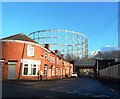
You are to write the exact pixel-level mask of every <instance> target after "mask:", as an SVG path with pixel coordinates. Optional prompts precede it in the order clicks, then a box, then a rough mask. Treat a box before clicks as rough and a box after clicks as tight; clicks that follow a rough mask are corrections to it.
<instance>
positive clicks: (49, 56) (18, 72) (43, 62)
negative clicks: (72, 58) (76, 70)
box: [0, 33, 73, 80]
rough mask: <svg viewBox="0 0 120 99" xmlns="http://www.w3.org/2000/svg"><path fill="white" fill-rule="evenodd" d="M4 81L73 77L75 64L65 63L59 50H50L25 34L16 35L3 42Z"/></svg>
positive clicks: (4, 39)
mask: <svg viewBox="0 0 120 99" xmlns="http://www.w3.org/2000/svg"><path fill="white" fill-rule="evenodd" d="M1 41H2V43H1V44H2V45H1V47H2V48H1V49H2V58H1V59H0V62H1V63H2V67H1V68H2V79H3V80H6V79H14V80H15V79H19V80H38V79H39V74H41V75H42V78H43V79H44V80H46V79H56V78H65V77H66V75H67V76H68V77H70V76H71V74H72V72H73V64H71V63H69V62H68V61H65V60H64V59H63V58H62V56H60V55H59V52H58V50H55V52H53V51H51V50H50V45H49V44H46V45H45V47H43V46H41V45H40V44H39V43H37V42H36V41H34V40H33V39H31V38H29V37H28V36H26V35H25V34H22V33H20V34H16V35H13V36H9V37H6V38H3V39H2V40H1Z"/></svg>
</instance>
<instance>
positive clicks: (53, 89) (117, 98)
mask: <svg viewBox="0 0 120 99" xmlns="http://www.w3.org/2000/svg"><path fill="white" fill-rule="evenodd" d="M2 87H3V88H2V95H3V96H2V97H3V98H7V97H9V98H10V97H12V98H13V97H15V98H16V97H17V98H20V97H24V98H25V97H29V98H30V97H36V99H37V98H38V99H40V98H42V99H45V98H48V99H50V98H52V99H62V98H64V97H69V98H71V97H72V98H80V99H99V98H100V99H101V98H102V99H120V93H119V92H117V91H115V90H113V89H110V88H108V87H106V86H105V85H103V84H101V83H100V82H99V81H98V80H96V79H94V78H89V77H81V78H68V79H62V80H55V81H54V80H53V81H41V82H39V81H3V83H2Z"/></svg>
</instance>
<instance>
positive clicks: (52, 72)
mask: <svg viewBox="0 0 120 99" xmlns="http://www.w3.org/2000/svg"><path fill="white" fill-rule="evenodd" d="M51 67H52V68H51V69H52V76H54V75H55V73H54V66H53V65H51Z"/></svg>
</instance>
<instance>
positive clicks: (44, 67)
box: [44, 64, 47, 76]
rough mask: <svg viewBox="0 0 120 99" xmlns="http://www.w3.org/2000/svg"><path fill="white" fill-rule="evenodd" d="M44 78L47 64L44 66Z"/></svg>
mask: <svg viewBox="0 0 120 99" xmlns="http://www.w3.org/2000/svg"><path fill="white" fill-rule="evenodd" d="M44 76H47V64H44Z"/></svg>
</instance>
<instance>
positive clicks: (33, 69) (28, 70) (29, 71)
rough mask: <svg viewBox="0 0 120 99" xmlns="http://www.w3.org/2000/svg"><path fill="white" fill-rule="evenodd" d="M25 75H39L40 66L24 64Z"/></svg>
mask: <svg viewBox="0 0 120 99" xmlns="http://www.w3.org/2000/svg"><path fill="white" fill-rule="evenodd" d="M23 66H24V67H23V75H37V72H38V70H39V65H37V64H24V65H23Z"/></svg>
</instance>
